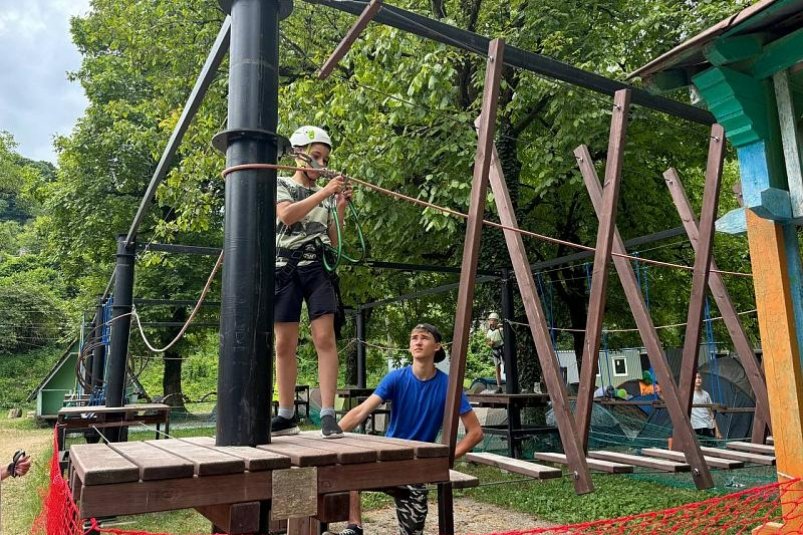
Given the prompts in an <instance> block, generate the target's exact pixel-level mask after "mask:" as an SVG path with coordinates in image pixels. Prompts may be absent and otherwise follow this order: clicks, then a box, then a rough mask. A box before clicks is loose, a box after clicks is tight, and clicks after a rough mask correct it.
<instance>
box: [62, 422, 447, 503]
mask: <svg viewBox="0 0 803 535" xmlns="http://www.w3.org/2000/svg"><path fill="white" fill-rule="evenodd" d="M448 455H449V450H448V448H447V447H446V446H443V445H441V444H429V443H426V442H415V441H406V440H400V439H389V438H384V437H377V436H366V435H359V434H352V433H347V434H346V437H344V438H342V439H336V440H325V439H323V438H321V437H320V433H319V432H309V433H302V434H300V435H297V436H291V437H274V438H273V441H272V443H271V444H265V445H261V446H258V447H256V448H251V447H241V446H237V447H234V446H226V447H217V446H215V441H214V439H213V438H211V437H194V438H182V439H168V440H149V441H144V442H125V443H112V444H80V445H75V446H73V447H72V448H71V449H70V459H71V462H72V468H71V475H70V478H69V481H71V484H72V486H73V494H74V497H75V499H76V501H77V502H78V504H79V510H80V514H81V516H82V517H84V518H88V517H93V516H117V515H131V514H140V513H148V512H157V511H169V510H175V509H187V508H203V507H209V506H216V505H222V504H236V503H245V502H258V501H262V500H270V499H271V498H272V495H273V492H277V493H279V492H282V493H285V492H288V493H289V492H290V489H282V488H279V486H280V485H289V483H287V481H292V480H293V477H292V476H293V474H295V473H296V472H295V471H294V469H298V468H306V469H307V470H314V477H313V478H312V479H308V480H305V481H312V483H310V484H312V485H317V488H316V489H315V492H317V494H319V495H323V494H330V493H338V492H344V491H349V490H368V489H379V488H384V487H390V486H396V485H408V484H418V483H438V482H444V481H449V456H448ZM279 471H281V472H282V473H283V474H285V473H286V474H288V475H289V476H290V477H289V478H288V477H281V478H278V477H275V476H276V475H277V474H278V472H279ZM274 472H275V473H274ZM300 473H301V472H299V474H300ZM307 474H308V472H307ZM122 496H125V499H121V497H122Z"/></svg>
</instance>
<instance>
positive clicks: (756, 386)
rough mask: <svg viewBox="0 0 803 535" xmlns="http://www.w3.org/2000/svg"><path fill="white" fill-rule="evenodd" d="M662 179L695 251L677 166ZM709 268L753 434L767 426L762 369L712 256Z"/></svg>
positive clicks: (695, 231) (694, 230)
mask: <svg viewBox="0 0 803 535" xmlns="http://www.w3.org/2000/svg"><path fill="white" fill-rule="evenodd" d="M664 180H665V181H666V185H667V187H668V188H669V193H670V194H671V195H672V200H673V201H674V203H675V207H676V208H677V210H678V214H679V215H680V219H681V220H682V221H683V226H684V228H685V229H686V234H687V235H688V237H689V241H690V242H691V245H692V247H693V248H694V250H695V251H696V250H697V247H698V243H699V239H700V231H699V226H698V223H697V218H696V217H695V215H694V211H693V210H692V207H691V203H690V202H689V198H688V196H687V195H686V190H685V188H684V187H683V183H682V182H681V181H680V177H679V176H678V172H677V170H675V169H674V168H671V169H668V170H667V171H666V172H665V173H664ZM710 269H711V270H712V271H711V273H710V274H709V276H708V287H709V288H710V290H711V295H712V296H713V297H714V301H715V302H716V304H717V308H718V309H719V312H720V313H721V314H722V319H723V321H724V322H725V327H726V328H727V329H728V333H729V334H730V337H731V340H732V341H733V346H734V348H735V349H736V354H737V355H739V360H740V361H741V363H742V367H743V368H744V369H745V373H747V379H748V380H749V381H750V386H751V387H752V388H753V392H754V393H755V396H756V419H755V420H754V421H753V430H754V438H755V431H756V430H758V429H760V428H762V427H767V426H768V425H769V422H770V414H769V398H768V397H767V382H766V380H765V378H764V372H763V371H762V370H761V364H760V363H759V361H758V358H756V353H755V351H754V350H753V346H752V344H751V343H750V339H749V338H748V337H747V333H746V332H745V330H744V328H743V327H742V324H741V322H740V321H739V316H738V313H737V312H736V308H735V307H734V306H733V301H732V300H731V297H730V294H729V293H728V289H727V287H726V286H725V282H724V281H723V279H722V275H721V274H720V273H717V272H716V271H715V270H716V269H717V264H716V261H715V260H714V259H713V258H711V265H710ZM764 432H765V430H764V429H761V434H762V435H763V434H764ZM760 441H761V442H763V441H764V437H762V438H761V440H760Z"/></svg>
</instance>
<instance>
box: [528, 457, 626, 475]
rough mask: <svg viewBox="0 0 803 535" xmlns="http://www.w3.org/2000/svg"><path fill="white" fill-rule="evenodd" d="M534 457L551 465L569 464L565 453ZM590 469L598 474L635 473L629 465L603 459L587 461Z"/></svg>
mask: <svg viewBox="0 0 803 535" xmlns="http://www.w3.org/2000/svg"><path fill="white" fill-rule="evenodd" d="M533 457H535V458H536V459H538V460H539V461H546V462H549V463H557V464H569V461H568V460H566V455H564V454H563V453H547V452H543V453H534V454H533ZM586 462H587V463H588V467H589V468H590V469H592V470H596V471H597V472H608V473H609V474H630V473H632V472H633V467H632V466H631V465H629V464H622V463H617V462H612V461H603V460H601V459H586Z"/></svg>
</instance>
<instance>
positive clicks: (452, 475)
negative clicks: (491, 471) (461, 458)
mask: <svg viewBox="0 0 803 535" xmlns="http://www.w3.org/2000/svg"><path fill="white" fill-rule="evenodd" d="M449 482H450V483H451V484H452V488H453V489H455V490H460V489H470V488H474V487H479V486H480V480H479V479H477V478H476V477H474V476H472V475H469V474H464V473H463V472H458V471H457V470H449Z"/></svg>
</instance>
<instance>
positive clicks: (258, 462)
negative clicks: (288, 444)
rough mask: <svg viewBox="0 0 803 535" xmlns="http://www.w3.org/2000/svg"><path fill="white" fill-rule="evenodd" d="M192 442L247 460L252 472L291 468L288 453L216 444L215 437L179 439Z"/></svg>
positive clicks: (247, 467)
mask: <svg viewBox="0 0 803 535" xmlns="http://www.w3.org/2000/svg"><path fill="white" fill-rule="evenodd" d="M179 440H181V441H183V442H189V443H190V444H197V445H198V446H205V447H207V448H212V449H214V450H216V451H219V452H221V453H225V454H227V455H231V456H232V457H237V458H239V459H242V460H243V462H245V469H246V470H248V471H250V472H259V471H261V470H282V469H284V468H290V466H291V463H290V458H289V457H288V456H286V455H281V454H279V453H273V452H270V451H265V450H261V449H258V448H252V447H249V446H215V439H214V437H191V438H181V439H179Z"/></svg>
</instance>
